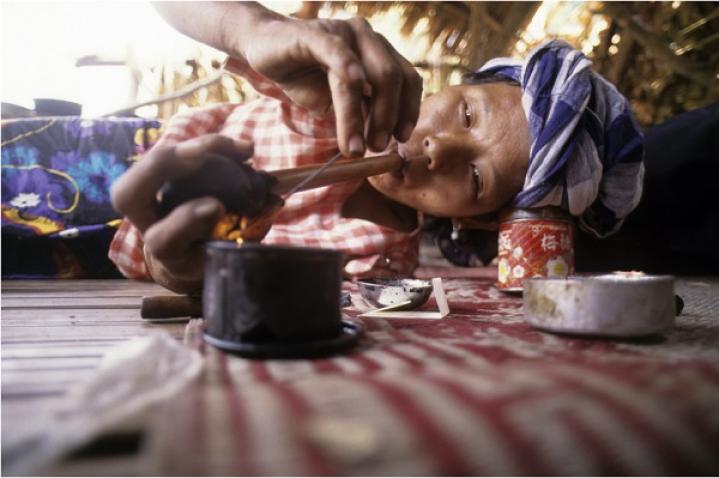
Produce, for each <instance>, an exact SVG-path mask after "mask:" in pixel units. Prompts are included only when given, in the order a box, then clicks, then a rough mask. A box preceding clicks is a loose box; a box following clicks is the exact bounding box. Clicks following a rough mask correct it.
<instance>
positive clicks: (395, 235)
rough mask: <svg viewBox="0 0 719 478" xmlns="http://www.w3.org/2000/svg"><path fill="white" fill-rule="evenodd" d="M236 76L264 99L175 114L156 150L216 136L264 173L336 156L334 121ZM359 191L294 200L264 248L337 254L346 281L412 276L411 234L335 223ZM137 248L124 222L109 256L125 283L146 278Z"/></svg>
mask: <svg viewBox="0 0 719 478" xmlns="http://www.w3.org/2000/svg"><path fill="white" fill-rule="evenodd" d="M243 76H244V77H245V78H246V79H247V80H248V81H249V82H250V83H251V84H252V85H253V86H254V87H255V89H256V90H257V91H259V92H261V93H262V94H263V95H265V96H264V97H262V98H260V99H258V100H256V101H253V102H250V103H247V104H240V105H238V104H219V105H212V106H208V107H204V108H197V109H192V110H188V111H185V112H181V113H179V114H177V115H175V116H174V117H173V118H172V119H171V120H170V121H169V124H168V125H167V128H166V129H165V132H164V134H163V135H162V137H161V138H160V139H159V140H158V142H157V144H156V145H155V147H157V146H171V145H174V144H177V143H179V142H182V141H186V140H188V139H190V138H194V137H196V136H200V135H203V134H209V133H220V134H223V135H226V136H229V137H231V138H236V139H240V140H243V141H251V142H253V143H254V144H255V154H254V156H253V157H252V159H251V160H250V163H251V164H252V165H253V166H254V167H255V168H256V169H262V170H267V171H272V170H276V169H284V168H291V167H296V166H304V165H308V164H317V163H324V162H326V161H328V160H329V159H330V158H331V157H332V156H334V155H335V154H337V152H338V151H339V150H338V147H337V140H336V138H335V120H334V117H331V115H328V117H326V118H322V119H317V118H315V117H313V116H312V115H310V113H309V112H308V111H307V110H305V109H303V108H300V107H298V106H297V105H295V104H294V103H292V102H291V101H290V100H289V99H288V98H287V97H286V96H285V95H284V93H283V92H282V91H281V90H280V89H279V88H278V87H277V86H276V85H275V84H274V83H272V82H271V81H269V80H268V79H266V78H264V77H263V76H260V75H259V74H258V73H256V72H254V71H252V70H250V69H249V68H246V70H245V71H244V73H243ZM359 184H360V181H346V182H342V183H338V184H333V185H330V186H326V187H322V188H317V189H312V190H309V191H304V192H300V193H296V194H293V195H292V196H291V197H290V198H288V200H287V202H286V204H285V206H284V208H283V210H282V211H281V212H280V214H279V216H278V217H277V219H276V220H275V222H274V223H273V226H272V229H271V230H270V232H269V233H268V234H267V236H266V237H265V239H264V240H263V243H265V244H282V245H293V246H307V247H324V248H331V249H336V250H339V251H342V252H343V253H345V254H346V256H347V258H348V262H347V263H346V265H345V273H346V274H347V275H348V276H350V277H356V276H368V275H372V274H375V273H378V272H379V270H381V269H384V270H388V269H389V270H391V271H393V272H395V273H398V274H403V275H409V274H411V273H412V271H413V270H414V268H415V267H416V266H417V257H418V237H417V236H416V235H414V234H406V233H400V232H397V231H394V230H392V229H388V228H386V227H382V226H379V225H377V224H374V223H372V222H369V221H365V220H361V219H347V218H343V217H341V215H340V208H341V207H342V204H343V203H344V202H345V200H346V199H347V198H348V197H349V196H350V194H351V193H353V192H354V191H355V190H356V189H357V187H358V186H359ZM142 248H143V241H142V235H141V233H140V231H139V230H138V229H136V228H135V227H134V226H133V225H132V224H130V223H129V222H128V221H127V220H124V221H123V222H122V224H121V225H120V227H119V229H118V231H117V233H116V234H115V237H114V239H113V241H112V243H111V244H110V250H109V254H108V255H109V257H110V259H111V260H112V261H113V262H114V263H115V264H116V265H117V268H118V269H119V270H120V272H122V273H123V274H124V275H125V276H126V277H129V278H132V279H151V276H150V273H149V271H148V269H147V265H146V263H145V259H144V254H143V252H142Z"/></svg>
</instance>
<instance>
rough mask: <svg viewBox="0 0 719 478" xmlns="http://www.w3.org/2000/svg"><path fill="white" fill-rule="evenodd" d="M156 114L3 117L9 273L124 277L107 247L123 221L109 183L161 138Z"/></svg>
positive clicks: (6, 262) (4, 222)
mask: <svg viewBox="0 0 719 478" xmlns="http://www.w3.org/2000/svg"><path fill="white" fill-rule="evenodd" d="M160 126H161V125H160V123H159V122H158V121H155V120H145V119H135V118H127V119H125V118H120V119H101V120H89V119H84V118H77V117H62V118H60V117H58V118H32V119H22V120H10V121H4V122H3V123H2V241H3V244H2V246H3V247H2V261H3V265H2V277H3V279H9V278H102V277H115V276H118V273H117V271H116V270H115V268H114V266H113V265H112V264H111V263H110V261H109V260H108V259H107V250H108V246H109V243H110V240H111V239H112V236H113V235H114V233H115V228H116V226H117V224H119V220H120V219H121V217H120V215H119V214H118V213H117V212H115V211H114V210H113V208H112V205H111V203H110V186H111V185H112V183H113V182H114V181H115V180H116V179H117V178H119V177H120V175H122V173H123V172H124V171H125V170H126V169H127V168H128V167H129V165H130V164H132V163H133V162H134V161H136V160H138V159H139V158H140V156H141V155H142V154H143V153H144V152H145V151H147V150H148V149H149V148H150V147H151V146H152V145H153V144H154V143H155V141H156V140H157V138H158V136H159V134H160Z"/></svg>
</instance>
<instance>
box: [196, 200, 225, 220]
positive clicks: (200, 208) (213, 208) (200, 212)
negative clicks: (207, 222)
mask: <svg viewBox="0 0 719 478" xmlns="http://www.w3.org/2000/svg"><path fill="white" fill-rule="evenodd" d="M219 209H220V205H219V203H218V202H217V201H213V200H212V199H207V200H205V201H202V202H201V203H200V204H198V205H197V206H195V208H194V209H193V210H192V212H193V213H194V214H195V217H197V218H200V219H207V218H208V217H212V216H214V215H216V214H217V212H218V211H219Z"/></svg>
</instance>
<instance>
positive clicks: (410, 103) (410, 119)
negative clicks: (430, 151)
mask: <svg viewBox="0 0 719 478" xmlns="http://www.w3.org/2000/svg"><path fill="white" fill-rule="evenodd" d="M348 23H349V24H350V25H351V26H352V28H353V31H354V33H355V41H356V43H357V49H358V51H359V54H360V58H361V60H362V63H363V66H364V68H365V72H366V74H367V78H368V82H369V83H370V85H371V87H372V96H371V100H370V117H369V124H368V128H367V138H368V146H370V147H371V148H372V149H373V150H375V151H380V150H383V149H385V148H386V147H387V144H388V142H389V139H390V137H391V136H393V135H394V136H395V137H396V138H397V139H398V140H400V141H406V140H407V139H409V136H410V134H411V133H412V130H413V129H414V125H415V124H416V122H417V116H418V115H419V104H420V99H421V94H422V81H421V78H420V76H419V74H417V72H416V71H415V70H414V68H413V67H412V65H410V63H409V62H408V61H407V60H405V59H404V58H403V57H402V56H401V55H400V54H399V53H397V52H396V51H395V49H394V48H392V46H391V45H390V44H389V42H387V40H385V39H384V37H382V36H381V35H379V34H378V33H376V32H375V31H373V30H372V28H371V27H370V26H369V24H368V23H367V21H366V20H364V19H362V18H353V19H351V20H349V21H348Z"/></svg>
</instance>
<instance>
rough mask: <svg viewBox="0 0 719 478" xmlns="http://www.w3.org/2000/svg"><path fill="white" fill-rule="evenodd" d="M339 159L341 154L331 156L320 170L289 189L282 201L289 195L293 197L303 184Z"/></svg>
mask: <svg viewBox="0 0 719 478" xmlns="http://www.w3.org/2000/svg"><path fill="white" fill-rule="evenodd" d="M341 157H342V153H337V154H336V155H335V156H333V157H332V158H331V159H330V160H329V161H327V162H326V163H325V164H324V165H323V166H322V167H321V168H320V169H318V170H317V171H315V172H314V173H312V174H310V175H309V176H307V177H306V178H305V179H303V180H302V181H300V183H299V184H297V185H296V186H295V187H293V188H292V189H290V190H289V191H287V193H286V194H285V196H284V199H287V198H288V197H290V196H291V195H293V194H294V193H296V192H297V191H299V190H300V189H301V188H302V186H304V185H305V184H307V183H309V182H310V181H312V180H313V179H315V178H316V177H317V176H319V175H320V174H322V172H323V171H324V170H325V169H327V168H329V167H330V165H332V163H334V162H335V161H337V160H338V159H340V158H341Z"/></svg>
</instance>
